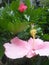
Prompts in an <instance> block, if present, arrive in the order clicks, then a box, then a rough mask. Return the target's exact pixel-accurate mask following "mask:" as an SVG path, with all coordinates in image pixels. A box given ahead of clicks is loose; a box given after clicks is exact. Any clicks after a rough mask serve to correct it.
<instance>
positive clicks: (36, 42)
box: [28, 38, 43, 50]
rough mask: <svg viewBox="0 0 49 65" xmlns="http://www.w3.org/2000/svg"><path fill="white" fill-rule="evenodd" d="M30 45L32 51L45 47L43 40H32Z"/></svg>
mask: <svg viewBox="0 0 49 65" xmlns="http://www.w3.org/2000/svg"><path fill="white" fill-rule="evenodd" d="M28 44H29V47H30V48H31V49H35V50H36V49H40V48H42V47H43V40H41V39H33V38H30V39H29V40H28Z"/></svg>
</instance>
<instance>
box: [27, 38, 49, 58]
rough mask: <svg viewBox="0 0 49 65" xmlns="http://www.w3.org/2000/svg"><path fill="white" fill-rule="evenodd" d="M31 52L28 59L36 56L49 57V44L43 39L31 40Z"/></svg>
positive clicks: (29, 45) (29, 47)
mask: <svg viewBox="0 0 49 65" xmlns="http://www.w3.org/2000/svg"><path fill="white" fill-rule="evenodd" d="M28 49H29V52H28V54H27V55H26V57H28V58H31V57H33V56H35V55H38V54H39V55H40V56H49V42H46V41H45V42H44V41H43V40H41V39H33V38H30V39H29V40H28Z"/></svg>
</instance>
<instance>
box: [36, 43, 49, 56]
mask: <svg viewBox="0 0 49 65" xmlns="http://www.w3.org/2000/svg"><path fill="white" fill-rule="evenodd" d="M35 53H36V54H39V55H40V56H49V42H44V43H43V48H41V49H38V50H36V51H35Z"/></svg>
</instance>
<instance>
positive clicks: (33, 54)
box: [26, 50, 36, 58]
mask: <svg viewBox="0 0 49 65" xmlns="http://www.w3.org/2000/svg"><path fill="white" fill-rule="evenodd" d="M35 55H36V53H35V52H34V51H33V50H30V52H29V53H28V54H27V55H26V57H27V58H32V57H33V56H35Z"/></svg>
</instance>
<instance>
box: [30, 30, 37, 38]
mask: <svg viewBox="0 0 49 65" xmlns="http://www.w3.org/2000/svg"><path fill="white" fill-rule="evenodd" d="M36 33H37V31H36V29H32V30H30V34H31V36H32V37H33V38H34V39H35V37H36Z"/></svg>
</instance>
